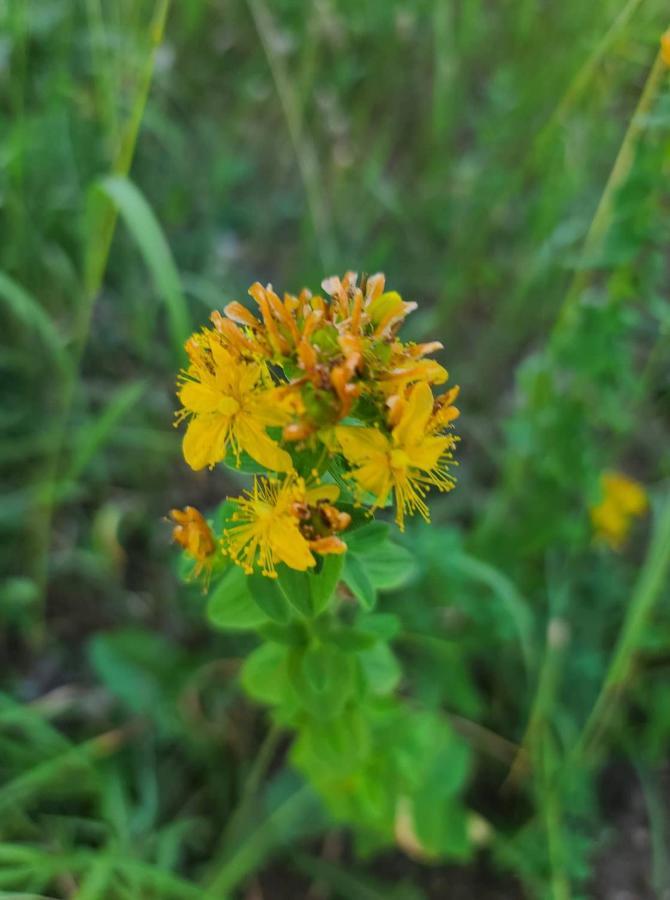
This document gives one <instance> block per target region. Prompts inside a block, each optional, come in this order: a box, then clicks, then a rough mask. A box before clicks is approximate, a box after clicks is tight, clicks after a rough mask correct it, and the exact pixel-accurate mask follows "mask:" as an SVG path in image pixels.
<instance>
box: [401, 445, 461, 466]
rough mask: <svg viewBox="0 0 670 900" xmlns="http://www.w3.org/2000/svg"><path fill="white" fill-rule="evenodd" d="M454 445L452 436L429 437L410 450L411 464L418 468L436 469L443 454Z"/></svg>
mask: <svg viewBox="0 0 670 900" xmlns="http://www.w3.org/2000/svg"><path fill="white" fill-rule="evenodd" d="M451 446H453V441H452V439H451V438H450V437H429V438H426V440H425V441H422V442H421V443H420V444H418V445H417V446H416V447H412V448H411V450H409V451H408V453H407V455H408V457H409V461H410V465H412V466H413V467H414V468H416V469H424V470H426V471H429V470H430V469H434V468H435V467H436V466H437V464H438V462H439V460H440V457H441V456H442V454H443V453H444V452H445V451H446V450H448V449H449V447H451Z"/></svg>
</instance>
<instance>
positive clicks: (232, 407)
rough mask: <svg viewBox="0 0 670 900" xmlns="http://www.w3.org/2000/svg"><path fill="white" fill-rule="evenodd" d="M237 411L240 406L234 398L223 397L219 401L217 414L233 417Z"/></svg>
mask: <svg viewBox="0 0 670 900" xmlns="http://www.w3.org/2000/svg"><path fill="white" fill-rule="evenodd" d="M239 409H240V404H239V403H238V402H237V400H236V399H235V398H234V397H229V396H228V395H225V396H223V397H221V399H220V400H219V405H218V412H220V413H221V414H222V415H224V416H234V415H235V413H236V412H239Z"/></svg>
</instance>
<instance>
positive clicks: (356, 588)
mask: <svg viewBox="0 0 670 900" xmlns="http://www.w3.org/2000/svg"><path fill="white" fill-rule="evenodd" d="M342 580H343V581H344V583H345V584H346V586H347V587H348V588H349V590H350V591H351V593H352V594H353V595H354V596H355V597H356V598H357V599H358V600H359V601H360V603H361V606H362V607H363V609H366V610H369V609H372V607H373V606H374V605H375V601H376V599H377V593H376V591H375V588H374V586H373V584H372V581H371V580H370V578H369V576H368V574H367V572H366V570H365V565H364V564H363V561H362V560H361V558H360V557H358V556H356V554H354V553H351V552H348V553H347V554H346V557H345V560H344V571H343V573H342Z"/></svg>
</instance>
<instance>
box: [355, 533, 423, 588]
mask: <svg viewBox="0 0 670 900" xmlns="http://www.w3.org/2000/svg"><path fill="white" fill-rule="evenodd" d="M364 563H365V570H366V572H367V574H368V577H369V579H370V581H371V582H372V584H373V585H374V586H375V588H377V590H380V591H391V590H396V589H397V588H399V587H402V586H403V585H404V584H406V583H407V582H408V581H410V580H411V578H413V577H414V575H415V574H416V571H417V567H416V563H415V561H414V557H413V556H412V554H411V553H410V552H409V551H408V550H406V549H405V547H402V546H401V545H400V544H394V543H392V542H391V541H387V542H386V543H385V544H382V545H380V546H377V547H374V548H371V549H370V550H368V551H367V552H366V553H365V555H364Z"/></svg>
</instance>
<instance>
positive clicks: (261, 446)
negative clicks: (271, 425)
mask: <svg viewBox="0 0 670 900" xmlns="http://www.w3.org/2000/svg"><path fill="white" fill-rule="evenodd" d="M235 438H236V440H237V442H238V443H239V445H240V447H241V448H242V450H245V451H246V452H247V453H248V454H249V456H250V457H251V458H252V459H255V460H256V462H258V463H260V464H261V465H262V466H265V467H266V468H267V469H270V470H271V471H273V472H291V471H292V469H293V460H292V459H291V457H290V455H289V454H288V453H287V452H286V450H282V448H281V447H280V446H279V445H278V444H276V443H275V442H274V441H273V440H272V438H270V437H268V435H267V434H266V433H265V431H264V430H263V428H262V427H261V426H260V425H258V423H257V422H256V421H255V420H254V419H252V418H251V417H250V416H247V415H242V414H240V415H238V416H236V417H235Z"/></svg>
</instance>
